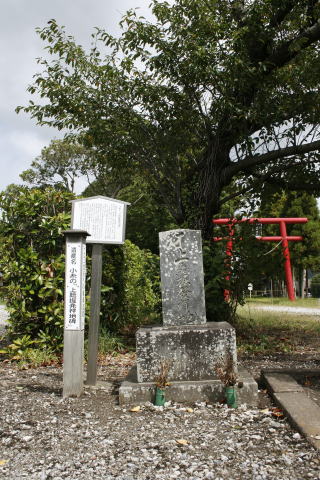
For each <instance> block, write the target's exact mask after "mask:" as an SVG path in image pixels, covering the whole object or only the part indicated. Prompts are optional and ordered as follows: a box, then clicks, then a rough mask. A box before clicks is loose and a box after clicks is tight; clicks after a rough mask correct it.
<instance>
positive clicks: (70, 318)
mask: <svg viewBox="0 0 320 480" xmlns="http://www.w3.org/2000/svg"><path fill="white" fill-rule="evenodd" d="M83 257H84V258H85V245H84V244H82V243H81V242H68V243H67V245H66V286H65V328H66V329H67V330H83V328H84V300H85V298H84V288H83V285H84V283H83V281H84V275H85V272H84V268H85V262H84V260H83Z"/></svg>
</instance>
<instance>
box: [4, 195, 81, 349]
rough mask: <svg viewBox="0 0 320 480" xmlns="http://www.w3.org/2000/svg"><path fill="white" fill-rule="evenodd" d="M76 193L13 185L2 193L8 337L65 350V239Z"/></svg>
mask: <svg viewBox="0 0 320 480" xmlns="http://www.w3.org/2000/svg"><path fill="white" fill-rule="evenodd" d="M72 198H74V197H73V195H72V194H70V193H67V192H61V191H56V190H54V189H52V188H47V189H43V190H40V189H29V188H26V187H20V186H19V187H18V186H11V187H9V188H8V189H7V190H6V191H4V192H2V193H1V194H0V208H1V214H2V215H1V220H0V238H1V242H0V271H1V272H2V273H3V279H4V283H5V285H6V288H5V289H4V291H3V297H4V301H5V303H6V306H7V308H8V310H9V313H10V318H9V334H10V335H11V336H12V337H13V338H17V337H21V336H24V335H27V336H30V338H31V339H32V340H37V341H39V342H40V344H42V345H45V346H47V347H48V346H50V348H52V349H53V350H55V351H59V350H60V349H61V347H62V335H63V328H62V327H63V315H64V311H63V290H64V286H63V282H64V255H63V251H64V239H63V235H62V231H63V230H66V229H67V228H69V225H70V210H71V208H70V207H71V205H70V200H72Z"/></svg>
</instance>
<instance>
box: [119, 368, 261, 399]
mask: <svg viewBox="0 0 320 480" xmlns="http://www.w3.org/2000/svg"><path fill="white" fill-rule="evenodd" d="M238 374H239V385H241V388H239V387H237V397H238V405H241V404H244V403H245V404H247V405H250V406H255V407H256V406H257V403H258V385H257V383H256V382H255V380H254V379H253V377H252V376H251V375H250V374H249V373H248V372H247V370H245V369H243V368H239V372H238ZM154 398H155V384H154V383H152V382H142V383H139V382H138V381H137V370H136V367H133V368H132V370H131V371H130V373H129V375H128V376H127V378H126V379H125V381H124V382H122V384H121V386H120V389H119V403H120V405H141V404H143V403H146V402H152V403H153V402H154ZM223 399H224V386H223V385H222V383H221V382H220V380H202V381H182V382H171V383H170V386H169V387H167V388H166V401H169V400H171V401H173V402H177V403H186V404H189V405H190V404H192V403H194V402H210V403H216V402H221V401H222V400H223Z"/></svg>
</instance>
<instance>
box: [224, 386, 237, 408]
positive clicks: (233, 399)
mask: <svg viewBox="0 0 320 480" xmlns="http://www.w3.org/2000/svg"><path fill="white" fill-rule="evenodd" d="M225 393H226V400H227V405H228V407H230V408H238V404H237V390H236V387H235V386H231V387H226V390H225Z"/></svg>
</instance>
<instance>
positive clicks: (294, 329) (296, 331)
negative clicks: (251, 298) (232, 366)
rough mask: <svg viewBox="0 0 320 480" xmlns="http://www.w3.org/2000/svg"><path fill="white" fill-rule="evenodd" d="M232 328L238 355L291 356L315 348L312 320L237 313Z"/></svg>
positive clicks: (245, 310) (316, 326) (316, 329)
mask: <svg viewBox="0 0 320 480" xmlns="http://www.w3.org/2000/svg"><path fill="white" fill-rule="evenodd" d="M237 314H238V319H237V322H236V324H235V328H236V331H237V343H238V351H239V354H240V355H241V354H274V353H295V352H298V351H299V352H301V350H303V349H308V348H310V347H311V348H316V347H318V344H319V334H320V321H319V320H317V319H316V317H314V316H307V315H294V314H285V313H282V312H281V313H279V312H268V311H261V310H260V311H259V310H256V309H250V304H246V305H244V306H243V307H239V308H238V309H237Z"/></svg>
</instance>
